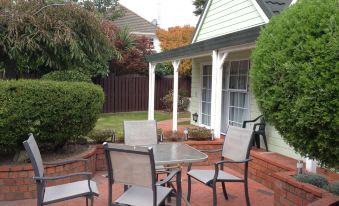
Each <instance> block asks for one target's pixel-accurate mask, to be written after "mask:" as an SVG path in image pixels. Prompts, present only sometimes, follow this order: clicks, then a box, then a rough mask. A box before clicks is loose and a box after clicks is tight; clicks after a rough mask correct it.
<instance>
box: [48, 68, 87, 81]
mask: <svg viewBox="0 0 339 206" xmlns="http://www.w3.org/2000/svg"><path fill="white" fill-rule="evenodd" d="M41 79H43V80H53V81H67V82H88V83H92V80H91V76H90V75H87V74H84V73H82V72H79V71H76V70H65V71H54V72H50V73H47V74H45V75H43V76H42V77H41Z"/></svg>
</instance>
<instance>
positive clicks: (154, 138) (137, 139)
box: [124, 120, 162, 146]
mask: <svg viewBox="0 0 339 206" xmlns="http://www.w3.org/2000/svg"><path fill="white" fill-rule="evenodd" d="M124 140H125V144H126V145H132V146H140V145H151V144H158V134H157V122H156V121H155V120H137V121H124ZM161 141H162V135H161V136H160V142H161Z"/></svg>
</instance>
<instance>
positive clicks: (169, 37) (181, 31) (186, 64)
mask: <svg viewBox="0 0 339 206" xmlns="http://www.w3.org/2000/svg"><path fill="white" fill-rule="evenodd" d="M193 32H194V27H191V26H184V27H180V26H176V27H170V28H168V30H164V29H158V30H157V37H158V38H159V40H160V47H161V49H162V51H168V50H171V49H175V48H178V47H182V46H186V45H188V44H190V43H191V41H192V36H193ZM191 70H192V61H191V60H190V59H189V60H188V59H187V60H183V61H182V62H181V64H180V68H179V74H180V75H185V76H187V75H190V74H191Z"/></svg>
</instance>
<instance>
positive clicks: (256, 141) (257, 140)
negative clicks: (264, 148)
mask: <svg viewBox="0 0 339 206" xmlns="http://www.w3.org/2000/svg"><path fill="white" fill-rule="evenodd" d="M254 141H255V144H256V145H257V148H260V135H259V134H255V135H254Z"/></svg>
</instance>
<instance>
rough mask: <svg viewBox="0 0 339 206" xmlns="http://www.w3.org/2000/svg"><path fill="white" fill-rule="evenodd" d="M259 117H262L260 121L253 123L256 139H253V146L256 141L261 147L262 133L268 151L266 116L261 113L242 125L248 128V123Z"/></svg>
mask: <svg viewBox="0 0 339 206" xmlns="http://www.w3.org/2000/svg"><path fill="white" fill-rule="evenodd" d="M259 119H260V123H254V125H253V134H254V140H255V141H253V146H254V143H255V145H256V146H257V148H260V135H261V136H262V138H263V140H264V144H265V148H266V151H267V152H268V146H267V138H266V133H265V129H266V121H265V118H264V116H263V115H260V116H259V117H257V118H255V119H253V120H247V121H244V122H243V124H242V127H243V128H246V124H247V123H250V122H256V121H258V120H259Z"/></svg>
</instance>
